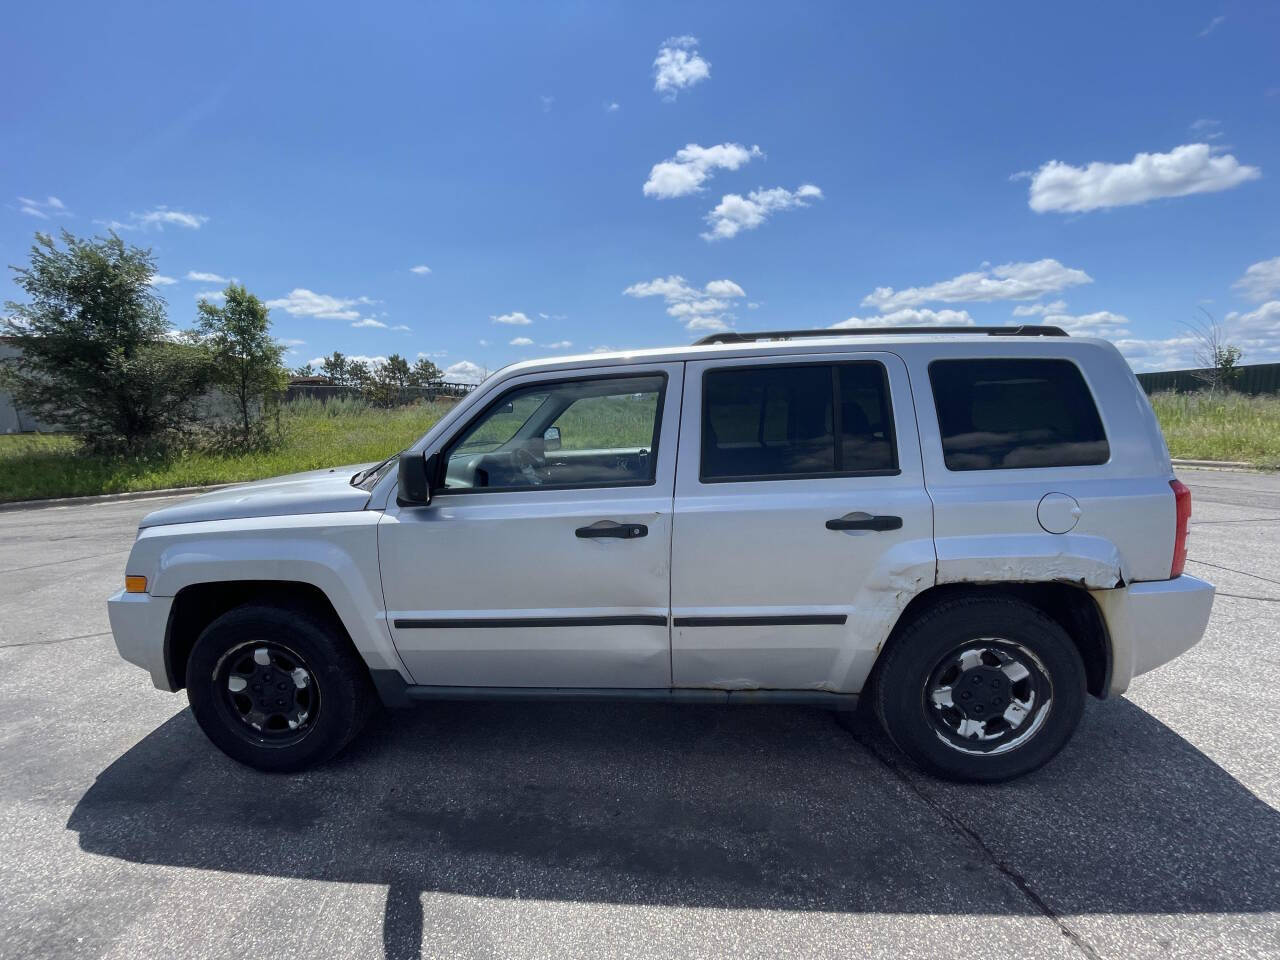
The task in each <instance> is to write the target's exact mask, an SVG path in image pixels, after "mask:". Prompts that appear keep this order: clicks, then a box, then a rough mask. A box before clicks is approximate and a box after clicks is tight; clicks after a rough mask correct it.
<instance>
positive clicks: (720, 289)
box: [622, 274, 747, 330]
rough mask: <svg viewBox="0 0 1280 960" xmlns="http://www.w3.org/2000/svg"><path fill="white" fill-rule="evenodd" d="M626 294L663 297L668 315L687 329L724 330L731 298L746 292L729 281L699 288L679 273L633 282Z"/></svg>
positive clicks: (727, 320)
mask: <svg viewBox="0 0 1280 960" xmlns="http://www.w3.org/2000/svg"><path fill="white" fill-rule="evenodd" d="M622 293H623V295H624V296H628V297H636V298H642V297H662V299H663V301H664V302H665V303H666V305H667V314H668V315H669V316H672V317H675V318H676V319H678V320H681V321H682V322H683V323H684V325H685V329H687V330H727V329H729V321H730V320H733V319H735V318H734V315H733V314H732V313H730V312H729V311H730V309H731V307H732V306H733V304H732V303H731V301H733V300H737V299H740V298H742V297H745V296H746V295H747V294H746V291H745V290H743V289H742V287H740V286H739V285H738V284H736V283H734V282H733V281H732V280H712V281H711V282H709V283H708V284H707V285H706V286H704V287H703V288H702V289H698V288H697V287H695V286H693V285H692V284H690V283H689V282H688V281H687V280H685V278H684V277H682V276H680V275H679V274H672V275H671V276H669V277H657V278H655V279H653V280H646V281H644V282H642V283H633V284H632V285H631V286H629V287H627V288H626V289H625V290H623V291H622Z"/></svg>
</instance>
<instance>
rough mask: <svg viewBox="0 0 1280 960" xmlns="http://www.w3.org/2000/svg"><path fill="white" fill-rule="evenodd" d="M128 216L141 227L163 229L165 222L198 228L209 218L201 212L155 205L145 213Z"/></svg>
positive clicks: (188, 227)
mask: <svg viewBox="0 0 1280 960" xmlns="http://www.w3.org/2000/svg"><path fill="white" fill-rule="evenodd" d="M129 216H130V217H132V218H133V219H134V220H136V221H137V223H138V224H139V225H140V226H142V227H143V228H146V227H155V228H156V229H157V230H163V229H164V227H165V226H166V225H167V224H168V225H173V226H177V227H186V228H187V229H188V230H199V229H200V228H201V227H202V226H204V224H206V223H208V222H209V218H208V217H206V216H204V215H203V214H199V213H186V212H185V211H182V210H170V209H169V208H168V207H156V208H155V209H154V210H148V211H147V212H146V213H131V214H129Z"/></svg>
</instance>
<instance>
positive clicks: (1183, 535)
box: [1169, 480, 1191, 579]
mask: <svg viewBox="0 0 1280 960" xmlns="http://www.w3.org/2000/svg"><path fill="white" fill-rule="evenodd" d="M1169 486H1171V487H1173V505H1174V509H1175V510H1176V512H1177V521H1176V525H1175V527H1174V531H1173V566H1172V567H1170V569H1169V578H1170V579H1173V578H1174V577H1180V576H1182V570H1183V568H1184V567H1186V565H1187V530H1188V528H1189V527H1190V526H1191V490H1190V489H1189V488H1188V487H1187V485H1186V484H1185V483H1183V482H1182V481H1181V480H1170V481H1169Z"/></svg>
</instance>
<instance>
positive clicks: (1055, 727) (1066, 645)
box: [872, 596, 1086, 783]
mask: <svg viewBox="0 0 1280 960" xmlns="http://www.w3.org/2000/svg"><path fill="white" fill-rule="evenodd" d="M1024 673H1025V676H1023V674H1024ZM1085 695H1086V677H1085V670H1084V663H1083V661H1082V660H1081V659H1080V653H1079V651H1078V650H1077V649H1076V646H1075V644H1074V643H1072V641H1071V638H1070V637H1069V636H1068V635H1067V633H1066V631H1065V630H1063V628H1062V627H1061V626H1060V625H1059V624H1058V623H1057V622H1056V621H1054V620H1052V619H1050V618H1049V617H1047V616H1046V615H1045V614H1044V613H1042V612H1041V611H1040V610H1038V609H1036V608H1035V607H1033V606H1031V605H1030V604H1027V603H1023V602H1022V601H1019V600H1015V599H1012V598H1007V597H979V596H966V597H956V598H953V599H950V600H944V601H942V602H940V603H938V604H937V605H935V606H932V607H929V608H928V609H926V610H925V611H923V612H922V613H921V614H920V615H919V616H918V617H917V618H916V619H914V620H913V621H912V622H911V623H909V624H908V625H907V626H906V627H905V628H904V629H903V630H902V631H901V633H900V634H899V635H898V636H896V637H895V638H894V639H893V641H892V642H891V643H890V645H889V648H888V649H887V650H886V651H885V653H884V655H883V657H882V659H881V662H880V664H879V667H878V669H877V673H876V680H875V683H874V688H873V691H872V700H873V704H874V707H875V711H876V714H877V716H878V717H879V719H880V723H881V725H882V726H883V727H884V729H885V732H886V733H887V734H888V735H889V739H891V740H892V741H893V742H894V744H895V745H897V747H898V749H900V750H901V751H902V752H903V753H905V754H906V755H907V756H908V757H909V758H911V760H912V761H914V762H915V763H916V764H917V765H919V766H920V767H921V768H923V769H924V770H925V771H927V772H928V773H931V774H933V775H935V776H938V777H943V778H945V779H948V780H959V781H965V782H971V783H995V782H998V781H1001V780H1010V779H1012V778H1014V777H1019V776H1022V775H1023V774H1025V773H1030V772H1031V771H1032V770H1035V769H1037V768H1039V767H1041V766H1043V765H1044V764H1046V763H1048V762H1049V760H1051V759H1052V758H1053V757H1054V755H1055V754H1057V752H1058V751H1059V750H1061V749H1062V747H1063V745H1064V744H1066V742H1067V741H1068V740H1069V739H1070V738H1071V734H1072V733H1074V732H1075V729H1076V726H1077V724H1079V722H1080V716H1081V714H1082V713H1083V711H1084V701H1085ZM962 698H963V699H962ZM1002 705H1004V706H1002Z"/></svg>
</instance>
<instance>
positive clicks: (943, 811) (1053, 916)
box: [841, 724, 1102, 960]
mask: <svg viewBox="0 0 1280 960" xmlns="http://www.w3.org/2000/svg"><path fill="white" fill-rule="evenodd" d="M841 726H842V727H844V729H845V730H847V731H848V733H849V734H850V735H851V736H852V737H853V739H854V741H855V742H857V743H858V744H860V745H861V746H862V747H863V748H864V749H865V750H866V751H867V752H868V753H870V754H871V756H873V757H875V758H876V760H878V761H879V762H880V764H881V765H882V766H883V767H885V769H887V770H888V771H889V772H890V773H891V774H892V775H893V776H894V777H896V778H897V779H898V780H900V781H901V782H902V783H903V784H904V785H905V786H906V787H907V789H908V790H910V791H911V792H912V793H914V794H915V795H916V796H917V797H919V798H920V801H921V802H922V803H923V804H924V805H925V806H927V807H928V808H929V809H930V810H932V811H933V812H934V813H935V814H937V816H938V817H939V819H941V820H942V821H943V822H944V823H946V824H947V825H948V826H950V827H951V828H952V829H953V830H955V831H956V832H957V833H959V834H961V835H962V836H963V837H965V838H966V839H967V840H968V841H969V842H970V843H971V844H972V845H973V846H974V847H976V848H977V850H978V853H979V854H980V855H981V857H982V859H983V860H985V861H986V862H987V864H988V865H989V866H991V867H994V868H995V869H996V870H997V871H998V872H999V873H1000V874H1001V875H1002V876H1004V877H1005V879H1007V880H1008V881H1009V882H1010V883H1012V884H1013V885H1014V886H1015V887H1017V888H1018V890H1019V892H1021V893H1022V895H1023V896H1024V897H1026V898H1027V900H1028V901H1030V902H1031V904H1032V905H1033V906H1034V907H1035V908H1036V909H1037V910H1038V911H1039V912H1040V913H1041V915H1043V916H1044V917H1045V919H1047V920H1050V921H1052V922H1053V924H1054V925H1055V926H1056V927H1057V928H1058V932H1059V933H1061V934H1062V936H1063V937H1065V938H1066V939H1067V941H1068V942H1069V943H1070V944H1071V945H1072V946H1073V947H1075V948H1076V949H1077V950H1079V951H1080V952H1081V953H1082V954H1084V956H1086V957H1088V958H1089V960H1102V955H1101V954H1100V953H1098V951H1097V950H1095V949H1094V948H1093V945H1092V944H1090V943H1089V941H1087V940H1085V939H1084V937H1082V936H1081V935H1080V934H1078V933H1076V932H1075V931H1074V930H1073V929H1071V927H1070V926H1068V925H1067V923H1066V921H1065V920H1063V919H1062V917H1061V916H1060V915H1059V914H1058V913H1057V911H1055V910H1054V909H1053V908H1052V907H1051V906H1049V904H1047V903H1046V902H1045V901H1044V899H1043V898H1042V897H1041V896H1040V894H1038V893H1036V891H1035V889H1034V888H1033V887H1032V886H1031V882H1030V881H1029V880H1028V879H1027V878H1026V877H1024V876H1023V875H1022V874H1021V873H1019V872H1018V871H1017V870H1016V869H1015V868H1014V867H1011V866H1010V865H1009V864H1007V863H1005V862H1004V861H1003V860H1001V859H1000V858H999V857H998V856H996V855H995V853H994V851H992V849H991V848H990V847H989V846H987V842H986V841H985V840H983V839H982V835H981V834H980V833H978V831H976V830H974V829H973V828H972V827H970V826H969V825H968V824H966V823H965V822H964V821H963V820H961V819H960V818H959V817H957V816H955V814H953V813H952V812H951V811H950V810H948V809H947V808H946V807H944V806H942V804H940V803H938V802H937V801H936V800H934V799H933V798H932V797H930V796H929V795H928V794H927V793H925V792H924V790H922V789H921V788H920V787H919V786H918V785H917V784H916V783H915V781H913V780H912V779H911V778H910V777H909V776H907V774H906V773H905V772H904V771H903V769H902V768H901V767H900V766H899V765H898V763H897V762H896V761H895V760H894V759H893V758H892V757H887V756H885V755H884V754H883V753H881V752H880V751H879V750H877V749H876V747H875V745H874V744H872V743H870V742H869V741H868V740H867V739H866V738H865V737H864V736H863V735H862V733H861V732H860V731H858V730H856V729H854V724H849V725H848V726H845V725H844V724H841Z"/></svg>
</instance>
